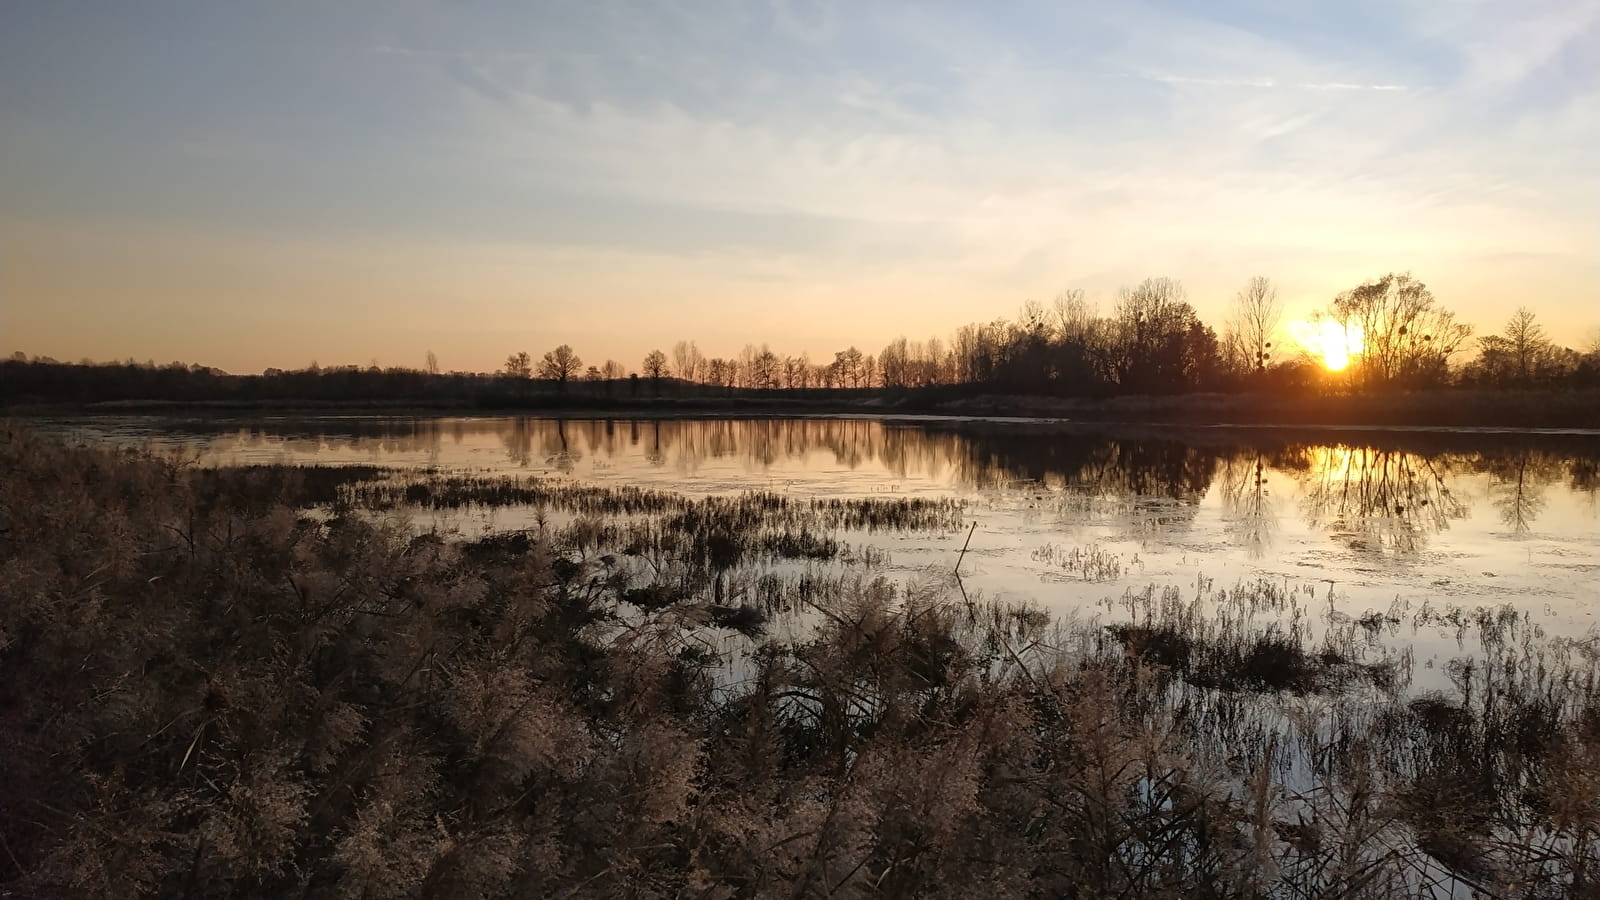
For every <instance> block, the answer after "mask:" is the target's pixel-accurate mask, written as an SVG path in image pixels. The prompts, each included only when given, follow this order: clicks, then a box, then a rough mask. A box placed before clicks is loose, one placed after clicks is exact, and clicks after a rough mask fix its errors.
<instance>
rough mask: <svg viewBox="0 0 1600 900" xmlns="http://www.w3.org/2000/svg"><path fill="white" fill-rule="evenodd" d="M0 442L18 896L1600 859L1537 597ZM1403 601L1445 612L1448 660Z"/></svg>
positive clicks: (990, 885) (1201, 887)
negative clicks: (947, 545)
mask: <svg viewBox="0 0 1600 900" xmlns="http://www.w3.org/2000/svg"><path fill="white" fill-rule="evenodd" d="M0 466H3V468H4V471H6V472H7V473H8V477H7V478H5V479H4V480H0V596H3V597H4V598H5V601H6V602H5V603H3V604H0V712H3V714H0V838H3V842H0V843H3V848H4V850H3V853H0V891H4V892H10V893H15V894H18V895H20V896H86V897H97V896H118V897H125V896H133V895H178V894H185V893H187V894H192V895H195V896H241V897H247V896H263V897H265V896H282V895H285V894H297V895H302V896H384V897H389V896H422V895H429V896H463V895H472V896H570V895H578V896H618V895H622V896H679V895H686V894H695V895H709V896H771V895H779V894H781V895H784V896H828V895H847V896H867V895H886V896H951V897H960V896H976V895H991V896H1061V897H1099V896H1107V895H1119V896H1126V897H1173V896H1214V897H1263V896H1285V897H1313V896H1315V897H1322V896H1342V897H1373V898H1377V897H1391V896H1418V895H1423V896H1430V895H1431V896H1448V895H1450V893H1451V892H1452V891H1454V892H1456V893H1459V894H1466V893H1468V892H1470V891H1476V892H1478V893H1480V894H1484V895H1489V896H1592V895H1593V894H1594V892H1595V889H1596V887H1597V886H1600V885H1597V882H1596V876H1597V873H1600V649H1597V647H1600V638H1591V639H1589V640H1585V641H1574V640H1560V639H1552V638H1549V637H1548V636H1546V635H1544V634H1543V633H1542V632H1541V631H1540V630H1539V629H1538V627H1537V626H1536V625H1535V624H1534V623H1532V622H1531V621H1529V620H1528V619H1527V618H1526V617H1525V616H1521V615H1518V614H1516V613H1515V612H1511V613H1506V612H1504V611H1502V610H1500V609H1499V608H1495V607H1488V608H1485V609H1482V610H1479V609H1462V610H1460V611H1456V610H1453V609H1448V608H1445V607H1442V606H1429V607H1426V608H1425V609H1423V610H1419V611H1416V612H1415V613H1414V614H1411V615H1407V616H1402V615H1401V613H1403V612H1406V611H1405V610H1391V611H1386V612H1381V613H1375V614H1374V615H1373V616H1372V617H1371V619H1370V621H1371V623H1372V624H1375V625H1376V626H1377V627H1376V628H1373V627H1369V626H1368V624H1367V623H1368V622H1369V618H1368V617H1365V616H1363V617H1360V618H1359V619H1352V620H1351V621H1348V622H1344V623H1330V624H1328V625H1327V626H1326V627H1322V626H1317V627H1313V625H1314V619H1313V617H1312V613H1311V612H1310V611H1309V610H1308V609H1306V608H1305V607H1304V606H1303V605H1302V604H1303V601H1302V600H1301V597H1302V596H1304V594H1303V593H1302V592H1301V591H1299V590H1298V589H1296V588H1293V587H1291V586H1287V585H1284V584H1281V583H1275V582H1249V583H1244V584H1240V585H1235V586H1233V587H1230V588H1225V589H1216V588H1213V587H1212V586H1211V585H1210V584H1208V583H1197V584H1196V585H1195V586H1194V588H1193V590H1192V591H1188V590H1179V589H1177V588H1170V589H1166V590H1154V589H1152V590H1151V591H1148V592H1145V591H1141V592H1129V593H1125V594H1123V595H1122V596H1121V597H1118V598H1113V600H1112V601H1111V602H1110V603H1109V604H1108V605H1107V607H1106V610H1107V617H1108V618H1114V619H1115V621H1110V622H1102V621H1099V620H1098V619H1095V620H1089V621H1052V620H1050V618H1049V617H1048V616H1046V615H1044V614H1043V613H1042V612H1041V611H1039V610H1038V609H1035V608H1031V607H1028V606H1026V605H1019V604H1005V603H992V602H987V601H984V600H982V599H981V598H972V599H965V600H964V599H962V598H961V597H959V596H953V595H952V593H951V584H950V581H949V578H948V576H940V577H934V576H932V575H930V576H927V577H925V578H912V579H909V580H902V581H896V580H891V579H889V578H887V577H884V576H883V575H882V574H881V573H877V572H874V571H873V570H872V569H871V567H870V566H842V565H839V564H838V560H837V559H835V560H823V561H819V560H818V559H816V558H815V557H809V556H807V555H806V554H807V553H808V552H811V551H812V550H815V549H817V548H819V547H822V546H824V545H825V543H824V542H823V541H822V536H821V534H820V533H819V532H818V531H816V530H812V531H811V532H809V533H810V534H811V535H812V537H811V538H810V539H806V538H800V537H795V538H794V539H793V540H794V542H795V543H794V549H795V550H796V555H797V558H794V559H788V560H785V561H783V562H782V564H781V565H773V566H770V567H756V566H731V565H730V566H729V567H727V568H724V569H719V568H718V567H719V565H720V564H721V563H723V562H726V561H728V560H729V559H730V558H732V557H733V556H734V555H735V554H734V553H733V551H732V550H730V549H728V548H726V547H721V546H720V545H716V544H714V542H713V541H712V540H711V539H710V536H711V535H714V534H716V533H717V531H716V529H715V528H712V527H701V526H700V525H698V524H696V525H694V526H693V527H694V528H695V530H696V531H697V532H698V533H701V534H703V535H705V536H706V538H705V540H704V542H703V544H697V543H696V540H699V539H698V538H693V539H689V538H686V539H684V540H683V542H681V543H680V542H674V541H673V540H672V539H670V538H667V537H665V536H662V535H660V534H657V533H656V532H654V531H646V532H643V533H641V532H638V531H635V530H632V529H633V526H634V525H635V524H636V523H635V521H634V520H635V519H638V520H640V521H643V522H646V523H648V524H649V526H650V528H653V529H660V527H661V522H662V519H663V516H664V515H666V514H671V515H679V514H683V513H685V512H686V511H687V510H690V509H695V510H700V511H701V512H704V511H705V510H706V509H711V507H701V506H698V505H694V504H691V505H685V506H683V507H681V508H674V509H672V510H664V511H662V514H653V515H649V516H626V515H623V516H618V515H613V514H604V513H599V512H589V513H582V514H579V515H575V516H574V517H573V518H572V519H571V521H570V522H568V523H566V524H563V525H560V526H556V525H550V526H547V527H542V528H534V529H529V530H522V531H517V532H511V533H502V534H491V535H486V536H478V537H470V538H466V537H459V536H453V535H445V534H436V533H427V532H420V533H419V532H417V531H416V530H413V529H410V528H407V527H403V526H401V525H398V524H395V523H394V522H392V521H390V520H387V519H385V518H384V517H381V516H374V515H370V514H367V513H365V512H363V511H362V510H361V509H359V508H357V507H356V506H354V505H351V504H344V505H342V506H336V507H334V508H333V509H331V510H322V511H319V513H318V514H317V515H311V514H309V513H308V512H307V508H306V507H307V504H308V503H311V502H313V501H312V500H311V499H310V498H312V497H313V496H315V495H317V490H316V489H308V488H306V487H305V486H304V484H303V483H302V484H295V483H293V482H292V481H290V480H284V481H282V482H281V483H277V484H276V487H275V489H277V490H281V493H280V494H279V496H278V498H277V500H275V501H273V502H267V501H266V500H265V493H264V492H265V491H266V488H264V487H263V486H262V485H263V482H262V481H260V480H259V474H260V473H257V478H256V479H254V480H252V479H251V478H243V477H238V473H229V472H227V471H226V470H222V471H218V472H216V473H212V474H201V473H199V472H198V471H197V470H195V469H193V468H190V467H186V466H182V465H178V464H175V463H173V462H171V461H168V460H161V459H154V458H150V457H146V456H142V455H138V454H129V453H118V452H114V451H107V450H99V449H89V448H66V447H63V446H61V445H58V444H54V443H51V442H48V441H43V440H40V439H38V438H37V437H35V436H33V435H30V434H28V433H26V432H24V431H20V430H18V429H16V428H15V427H13V426H10V425H5V424H0ZM735 502H736V501H735ZM750 502H751V503H752V504H753V505H755V506H761V505H762V504H765V503H767V501H765V500H758V501H750ZM734 508H735V509H738V508H740V507H734ZM718 509H720V508H718ZM752 515H753V514H752ZM762 516H763V517H762V518H760V519H759V521H761V522H764V523H768V525H770V526H771V530H770V532H769V533H781V530H780V529H779V528H778V525H779V524H782V525H783V526H784V528H787V527H789V526H790V525H799V524H802V523H801V522H800V521H799V520H798V519H796V520H794V521H792V522H790V521H784V522H781V523H779V522H778V520H776V519H773V518H770V517H766V514H765V513H763V514H762ZM694 521H695V522H699V521H701V520H700V519H695V520H694ZM704 521H709V522H719V521H722V519H721V518H720V517H719V516H710V517H709V518H706V519H705V520H704ZM679 524H683V525H688V524H689V520H687V519H686V520H684V521H683V522H680V523H679ZM764 527H765V526H764ZM801 533H805V532H803V531H797V532H796V534H797V535H798V534H801ZM634 541H639V543H638V545H637V546H634V545H633V544H632V542H634ZM651 542H654V543H651ZM746 544H747V545H748V546H750V547H756V546H759V540H752V541H747V542H746ZM741 546H743V545H741ZM630 547H632V549H633V550H634V552H633V553H631V554H630V553H629V552H628V551H629V549H630ZM740 552H752V551H740ZM760 552H762V553H767V552H769V551H768V550H765V549H763V550H761V551H760ZM772 552H774V553H775V551H772ZM842 552H843V551H840V554H841V555H842ZM696 553H703V554H705V556H704V558H703V559H695V558H693V557H694V554H696ZM802 626H803V627H802ZM1402 627H1412V628H1428V629H1441V628H1442V629H1444V630H1447V631H1448V630H1452V629H1453V630H1455V631H1456V632H1457V633H1458V634H1459V635H1460V636H1461V640H1462V653H1461V654H1460V656H1459V657H1457V658H1456V659H1454V660H1452V661H1451V662H1450V663H1449V664H1448V665H1447V675H1448V676H1449V681H1448V685H1447V687H1446V688H1445V689H1441V690H1439V691H1437V692H1422V693H1413V692H1412V691H1410V690H1409V687H1408V680H1407V677H1406V672H1408V671H1409V668H1410V665H1411V663H1410V660H1409V658H1407V657H1406V656H1405V654H1403V653H1396V652H1393V651H1390V650H1385V649H1384V646H1383V645H1382V644H1381V642H1380V641H1379V640H1378V638H1379V637H1381V636H1382V634H1383V633H1384V632H1385V630H1386V629H1392V628H1402ZM1379 668H1383V669H1385V670H1387V671H1388V672H1389V673H1390V674H1388V675H1383V676H1381V677H1380V676H1379V675H1378V670H1379ZM1284 673H1287V675H1285V674H1284Z"/></svg>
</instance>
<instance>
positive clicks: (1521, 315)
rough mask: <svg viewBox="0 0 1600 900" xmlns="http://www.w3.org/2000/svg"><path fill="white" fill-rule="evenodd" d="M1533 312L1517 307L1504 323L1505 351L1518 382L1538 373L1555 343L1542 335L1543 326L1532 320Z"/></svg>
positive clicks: (1524, 381) (1523, 307) (1525, 380)
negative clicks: (1509, 318)
mask: <svg viewBox="0 0 1600 900" xmlns="http://www.w3.org/2000/svg"><path fill="white" fill-rule="evenodd" d="M1533 318H1534V317H1533V312H1532V311H1531V310H1529V309H1528V308H1527V307H1525V306H1519V307H1517V311H1516V312H1514V313H1512V314H1511V320H1510V321H1509V322H1507V323H1506V345H1507V346H1506V351H1507V353H1508V354H1509V355H1510V358H1511V366H1512V372H1513V373H1514V374H1515V376H1516V379H1517V381H1518V383H1526V382H1527V381H1528V379H1529V378H1531V377H1532V376H1534V375H1537V374H1538V373H1539V370H1540V369H1541V368H1543V364H1544V363H1545V361H1546V359H1548V358H1549V356H1550V354H1551V351H1553V350H1554V349H1555V345H1554V344H1552V343H1551V342H1550V341H1549V340H1547V339H1546V338H1545V336H1544V328H1542V327H1541V326H1540V325H1539V323H1537V322H1535V321H1534V320H1533Z"/></svg>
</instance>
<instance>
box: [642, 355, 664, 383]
mask: <svg viewBox="0 0 1600 900" xmlns="http://www.w3.org/2000/svg"><path fill="white" fill-rule="evenodd" d="M641 368H643V369H644V374H645V375H646V376H648V377H649V379H650V384H651V385H652V386H653V387H654V388H655V389H656V390H657V391H660V390H661V377H662V376H663V375H666V374H667V355H666V354H665V353H662V352H661V351H660V350H651V351H650V352H649V353H646V354H645V355H644V363H643V365H642V366H641Z"/></svg>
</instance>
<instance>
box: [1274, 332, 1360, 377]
mask: <svg viewBox="0 0 1600 900" xmlns="http://www.w3.org/2000/svg"><path fill="white" fill-rule="evenodd" d="M1289 336H1290V337H1292V338H1294V339H1295V341H1296V342H1297V343H1298V344H1300V346H1302V347H1304V348H1305V349H1306V350H1307V351H1308V352H1310V353H1311V355H1313V356H1317V357H1321V359H1322V365H1323V367H1324V368H1326V369H1327V370H1328V371H1330V372H1341V371H1343V370H1344V369H1345V367H1346V366H1348V365H1350V357H1352V356H1359V355H1360V354H1361V352H1362V350H1364V349H1365V343H1364V342H1363V341H1362V334H1361V326H1360V325H1356V324H1354V323H1351V324H1349V325H1341V324H1340V323H1338V322H1335V321H1333V320H1332V319H1318V320H1316V321H1314V322H1307V321H1305V320H1300V321H1297V322H1290V323H1289Z"/></svg>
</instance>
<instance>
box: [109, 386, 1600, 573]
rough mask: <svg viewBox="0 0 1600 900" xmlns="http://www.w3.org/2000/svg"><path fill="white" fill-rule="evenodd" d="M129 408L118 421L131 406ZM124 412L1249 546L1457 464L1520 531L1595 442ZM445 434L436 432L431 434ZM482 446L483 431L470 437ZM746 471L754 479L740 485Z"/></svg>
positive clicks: (287, 442) (1441, 479)
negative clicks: (959, 499)
mask: <svg viewBox="0 0 1600 900" xmlns="http://www.w3.org/2000/svg"><path fill="white" fill-rule="evenodd" d="M130 421H132V420H130ZM107 427H109V428H111V429H113V430H115V429H117V428H122V427H126V428H128V429H129V434H131V435H133V436H134V437H135V438H136V439H137V440H136V442H156V443H159V444H160V445H162V446H180V447H184V448H187V449H190V450H192V451H194V452H196V453H197V454H198V455H199V456H200V457H201V458H203V459H204V458H206V457H208V456H210V457H211V458H213V459H225V458H227V457H229V456H230V455H232V454H241V453H242V454H244V455H248V456H251V457H254V458H256V459H260V458H262V457H266V458H272V459H275V460H279V459H284V458H288V459H292V460H299V461H305V462H316V461H322V460H323V459H325V458H326V457H327V456H328V455H339V456H341V457H342V458H344V459H345V460H349V459H351V458H352V457H355V458H359V459H360V461H362V462H363V463H367V462H371V463H376V464H383V463H384V462H385V457H387V456H399V455H412V456H413V457H415V456H422V457H423V459H422V460H413V461H411V462H409V463H408V464H410V465H417V464H419V463H420V464H423V465H427V466H443V467H451V466H463V465H472V464H474V463H475V462H476V461H477V460H478V459H479V458H480V457H474V456H472V455H471V453H472V451H474V450H483V449H488V448H492V447H493V445H494V444H495V443H498V444H499V445H500V447H501V448H502V449H503V453H504V455H503V459H505V460H506V461H508V462H509V463H510V465H511V466H512V467H515V468H518V469H541V468H543V469H553V470H556V471H560V472H564V473H568V474H581V472H580V467H581V464H582V463H584V461H585V459H586V458H587V459H588V460H591V461H593V463H594V464H595V465H596V466H599V467H604V468H616V467H621V469H622V471H619V472H618V474H619V475H622V477H624V478H626V477H627V476H626V466H627V465H628V464H629V459H630V458H631V459H632V460H634V461H635V462H634V463H633V464H634V465H641V464H643V465H647V466H648V467H649V468H650V469H667V470H669V471H676V472H678V473H681V474H684V475H690V474H693V473H695V472H696V470H698V469H699V468H701V467H702V466H705V465H708V464H710V463H713V462H717V463H726V462H727V461H729V460H733V461H737V462H738V463H740V464H741V465H742V467H743V468H744V469H745V470H746V471H748V472H752V473H757V474H764V473H766V472H767V471H768V470H770V469H773V468H778V467H785V468H788V469H790V470H791V471H792V472H794V473H796V474H798V473H799V472H801V471H806V470H809V471H810V472H812V473H813V474H814V477H815V478H816V479H818V482H819V484H824V485H825V483H826V481H827V479H828V478H830V477H832V476H831V475H830V474H829V472H830V470H831V471H852V472H863V474H866V475H868V476H876V477H875V478H873V477H868V478H866V479H862V480H859V481H858V489H859V485H860V484H878V485H882V486H883V487H892V486H894V485H897V484H899V483H901V482H904V481H907V480H913V479H914V480H921V481H922V482H924V483H925V484H933V485H941V486H949V487H953V488H955V489H956V490H959V491H977V492H981V493H983V494H984V495H985V497H986V502H990V503H993V504H994V505H996V506H997V507H1000V508H1011V509H1019V510H1039V511H1041V512H1044V513H1046V514H1049V513H1055V514H1058V515H1059V516H1060V517H1061V519H1062V521H1063V522H1069V523H1076V524H1090V525H1099V526H1107V527H1110V528H1111V529H1112V530H1113V532H1115V533H1118V534H1120V535H1121V536H1124V537H1128V538H1132V539H1140V538H1143V537H1146V536H1151V535H1158V534H1161V533H1163V532H1166V531H1169V530H1171V529H1180V530H1181V529H1184V528H1187V527H1189V526H1190V524H1191V523H1192V522H1193V521H1194V518H1195V516H1196V513H1197V511H1198V510H1199V508H1200V507H1201V505H1202V503H1203V502H1204V501H1205V498H1206V497H1207V495H1208V492H1209V491H1210V489H1211V487H1212V486H1213V484H1215V486H1216V487H1217V489H1218V494H1217V498H1216V499H1217V502H1219V503H1220V505H1221V507H1222V515H1223V517H1224V519H1225V522H1226V527H1227V528H1228V531H1229V533H1230V534H1231V535H1232V536H1234V538H1235V539H1236V540H1237V541H1238V543H1239V545H1240V546H1241V547H1243V548H1244V549H1245V550H1246V551H1247V552H1248V553H1249V554H1250V555H1251V556H1252V557H1254V558H1259V557H1261V556H1263V555H1265V554H1267V553H1269V552H1270V551H1271V546H1272V543H1273V540H1274V539H1275V537H1276V535H1277V534H1278V532H1279V530H1280V527H1281V523H1282V519H1281V516H1282V514H1283V512H1284V508H1283V507H1284V506H1285V505H1288V504H1291V503H1292V501H1290V500H1287V499H1285V498H1287V497H1289V496H1291V495H1292V494H1293V493H1294V487H1295V486H1296V483H1298V487H1299V489H1300V494H1301V498H1300V501H1299V506H1300V512H1301V513H1302V515H1303V518H1304V519H1305V521H1306V522H1307V523H1308V524H1309V525H1310V526H1311V527H1312V528H1314V529H1318V530H1324V531H1326V532H1327V533H1329V534H1330V535H1331V536H1333V537H1334V538H1335V539H1336V540H1338V541H1340V542H1342V543H1343V544H1345V545H1346V546H1348V547H1350V548H1352V549H1355V550H1358V551H1367V552H1373V553H1381V554H1395V555H1403V554H1409V553H1415V552H1417V551H1420V550H1422V549H1424V548H1425V547H1426V546H1427V543H1428V540H1429V537H1430V535H1433V534H1436V533H1438V532H1440V531H1442V530H1444V529H1446V528H1448V527H1449V526H1450V523H1451V522H1453V521H1456V520H1459V519H1461V518H1463V517H1464V516H1466V515H1467V513H1468V507H1469V505H1470V502H1472V500H1473V499H1474V498H1473V497H1472V496H1470V494H1471V490H1470V489H1469V488H1468V487H1466V486H1465V485H1466V482H1465V481H1464V479H1466V478H1468V477H1473V476H1480V477H1481V476H1487V480H1488V485H1487V493H1486V496H1484V497H1483V498H1482V499H1486V500H1488V501H1489V502H1490V504H1491V505H1492V506H1493V508H1494V510H1495V511H1496V512H1497V514H1498V516H1499V518H1500V521H1501V522H1503V523H1504V524H1505V525H1506V527H1507V528H1508V529H1509V530H1510V531H1511V532H1512V533H1513V534H1526V533H1528V532H1529V531H1530V530H1531V529H1532V528H1533V527H1534V524H1535V522H1536V520H1537V519H1538V517H1539V516H1540V515H1541V513H1543V512H1544V511H1545V509H1546V505H1547V498H1546V494H1547V493H1548V490H1549V488H1550V486H1551V485H1552V484H1553V483H1555V482H1557V481H1560V480H1562V479H1565V480H1566V481H1567V484H1566V489H1567V490H1570V491H1571V492H1572V493H1575V494H1579V495H1582V496H1584V497H1586V498H1588V501H1589V502H1590V504H1591V505H1600V501H1597V499H1596V498H1597V497H1600V450H1597V448H1596V445H1595V441H1594V439H1593V438H1592V437H1587V436H1581V435H1580V436H1569V437H1567V438H1564V439H1560V440H1559V441H1558V440H1557V439H1556V438H1552V437H1549V436H1543V437H1538V436H1529V435H1502V436H1496V435H1488V434H1452V433H1437V432H1436V433H1405V432H1387V433H1380V432H1374V433H1371V434H1362V435H1360V436H1358V437H1354V438H1351V437H1349V436H1345V435H1342V436H1341V437H1343V438H1344V439H1343V440H1342V441H1341V442H1339V443H1318V442H1317V441H1318V439H1319V437H1320V436H1319V435H1318V434H1317V433H1315V432H1306V431H1301V432H1294V433H1292V434H1291V435H1289V436H1278V437H1274V436H1272V435H1270V434H1267V433H1245V432H1238V431H1225V430H1224V431H1218V432H1215V433H1211V434H1207V433H1205V432H1203V431H1193V432H1189V433H1185V434H1184V435H1183V438H1184V440H1173V439H1170V437H1162V436H1154V435H1161V434H1163V431H1162V429H1160V428H1155V427H1152V428H1145V429H1142V431H1141V432H1140V433H1139V434H1138V435H1137V436H1130V435H1129V434H1128V433H1126V432H1122V433H1117V434H1108V433H1103V432H1100V431H1095V430H1091V429H1090V428H1086V427H1071V426H1069V427H1056V426H1050V425H1040V424H1019V423H1011V422H997V421H981V420H979V421H956V420H945V421H936V422H911V421H899V422H896V421H877V420H871V419H731V418H728V419H670V418H664V419H601V418H596V419H565V420H564V419H553V418H534V417H526V416H497V417H490V418H412V419H400V418H376V417H373V418H366V417H348V416H345V417H337V416H336V417H326V418H315V417H311V418H298V419H297V418H282V419H275V420H272V421H270V422H264V421H258V420H235V421H232V422H231V423H230V422H228V421H222V422H218V421H214V420H213V421H206V420H203V419H190V420H166V421H160V422H159V423H157V424H155V425H151V424H149V423H148V421H146V422H144V423H138V422H133V423H132V424H128V423H122V424H118V423H117V422H115V421H113V422H111V423H110V424H109V425H108V426H107ZM447 442H448V444H449V445H453V446H447ZM485 445H488V446H487V447H486V446H485ZM751 486H752V487H757V486H761V485H759V484H756V483H752V484H751Z"/></svg>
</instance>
